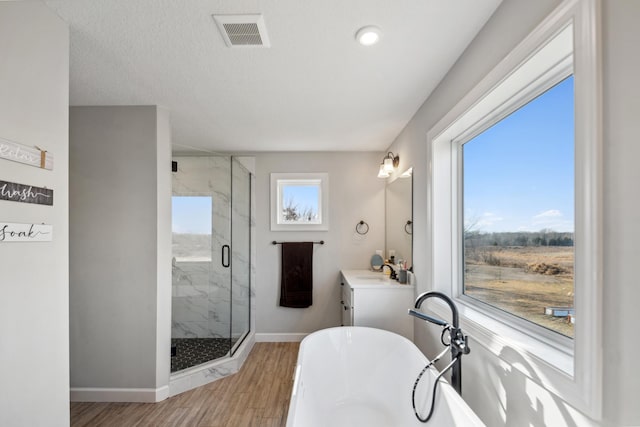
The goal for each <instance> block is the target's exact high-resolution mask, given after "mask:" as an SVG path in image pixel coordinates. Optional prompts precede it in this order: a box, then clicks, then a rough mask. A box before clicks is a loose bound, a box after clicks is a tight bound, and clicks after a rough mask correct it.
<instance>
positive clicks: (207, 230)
mask: <svg viewBox="0 0 640 427" xmlns="http://www.w3.org/2000/svg"><path fill="white" fill-rule="evenodd" d="M212 209H213V205H212V200H211V197H210V196H173V197H172V198H171V223H172V224H171V226H172V230H173V232H174V233H188V234H211V219H212V216H211V213H212Z"/></svg>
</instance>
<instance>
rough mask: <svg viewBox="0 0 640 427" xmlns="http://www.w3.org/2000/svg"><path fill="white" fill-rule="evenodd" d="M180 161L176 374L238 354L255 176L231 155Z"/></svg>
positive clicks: (175, 186)
mask: <svg viewBox="0 0 640 427" xmlns="http://www.w3.org/2000/svg"><path fill="white" fill-rule="evenodd" d="M173 162H174V169H173V170H174V172H173V175H172V176H173V178H172V238H173V249H172V251H173V259H172V310H171V311H172V322H171V372H172V373H173V372H178V371H182V370H184V369H188V368H191V367H194V366H198V365H202V364H204V363H207V362H210V361H212V360H216V359H220V358H224V357H228V356H232V355H233V354H234V352H235V351H236V349H237V348H238V347H239V345H240V344H241V342H242V340H243V339H244V338H245V337H246V336H247V335H248V333H249V329H250V288H251V283H250V280H251V279H250V277H251V274H250V272H251V264H250V262H251V261H250V260H251V256H250V254H251V174H250V172H249V171H248V170H247V168H246V167H245V166H244V165H243V164H242V163H241V161H240V160H238V159H236V158H233V157H228V156H206V157H202V156H198V157H196V156H174V157H173ZM176 163H177V165H176ZM176 166H177V168H176Z"/></svg>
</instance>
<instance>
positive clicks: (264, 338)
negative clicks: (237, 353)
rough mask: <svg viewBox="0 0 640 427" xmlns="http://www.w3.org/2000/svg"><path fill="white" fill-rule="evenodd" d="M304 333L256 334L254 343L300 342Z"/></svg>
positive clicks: (304, 335)
mask: <svg viewBox="0 0 640 427" xmlns="http://www.w3.org/2000/svg"><path fill="white" fill-rule="evenodd" d="M307 335H309V334H305V333H275V334H274V333H256V342H300V341H302V340H303V339H304V337H306V336H307Z"/></svg>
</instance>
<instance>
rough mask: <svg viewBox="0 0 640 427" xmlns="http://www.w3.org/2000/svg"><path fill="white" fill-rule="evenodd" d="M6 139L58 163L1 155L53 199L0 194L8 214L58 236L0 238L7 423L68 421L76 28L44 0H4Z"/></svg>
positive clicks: (0, 89)
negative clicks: (72, 33) (34, 201)
mask: <svg viewBox="0 0 640 427" xmlns="http://www.w3.org/2000/svg"><path fill="white" fill-rule="evenodd" d="M0 58H2V65H0V137H3V138H7V139H10V140H13V141H16V142H19V143H21V144H24V145H27V146H34V145H37V146H40V147H41V148H42V149H46V150H48V151H49V152H51V153H52V154H53V156H54V162H55V165H54V169H53V171H49V170H44V169H38V168H35V167H31V166H27V165H23V164H20V163H14V162H10V161H8V160H2V159H0V180H5V181H12V182H18V183H21V184H29V185H35V186H39V187H45V186H46V187H47V188H50V189H53V190H54V205H53V206H42V205H31V204H26V203H18V202H9V201H0V221H5V222H20V223H41V222H44V223H47V224H52V225H53V241H51V242H44V243H0V295H1V296H0V349H1V350H0V384H1V386H0V425H2V426H11V427H22V426H24V427H37V426H43V427H49V426H66V425H69V338H68V337H69V332H68V331H69V301H68V290H69V287H68V281H69V269H68V261H69V256H68V247H69V239H68V230H69V229H68V225H69V210H68V182H69V181H68V161H67V157H68V148H69V142H68V141H69V140H68V112H69V109H68V106H69V98H68V94H69V31H68V28H67V26H66V24H65V23H63V22H62V21H61V20H60V19H59V18H58V17H57V16H55V15H54V14H53V13H51V12H50V11H49V10H48V9H47V8H46V7H45V6H44V5H43V4H41V3H40V2H0Z"/></svg>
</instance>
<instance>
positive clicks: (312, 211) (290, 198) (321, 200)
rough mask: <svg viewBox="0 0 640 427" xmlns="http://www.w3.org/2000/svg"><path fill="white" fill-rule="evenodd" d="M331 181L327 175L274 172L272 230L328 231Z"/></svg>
mask: <svg viewBox="0 0 640 427" xmlns="http://www.w3.org/2000/svg"><path fill="white" fill-rule="evenodd" d="M328 180H329V178H328V174H326V173H272V174H271V230H272V231H313V230H317V231H325V230H328V229H329V217H328V212H329V203H328V199H329V197H328Z"/></svg>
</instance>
